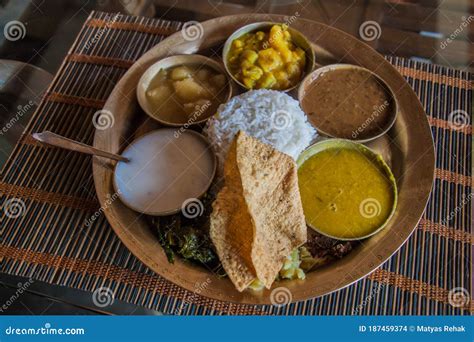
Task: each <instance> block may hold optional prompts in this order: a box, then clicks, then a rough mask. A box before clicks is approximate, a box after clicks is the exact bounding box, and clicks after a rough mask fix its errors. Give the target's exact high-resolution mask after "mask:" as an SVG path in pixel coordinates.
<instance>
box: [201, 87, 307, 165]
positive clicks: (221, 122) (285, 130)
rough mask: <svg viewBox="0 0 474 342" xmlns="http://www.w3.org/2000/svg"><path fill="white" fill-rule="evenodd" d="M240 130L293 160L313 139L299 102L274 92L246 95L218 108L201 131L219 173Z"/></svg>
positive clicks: (253, 92) (258, 91) (254, 92)
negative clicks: (212, 151) (211, 150)
mask: <svg viewBox="0 0 474 342" xmlns="http://www.w3.org/2000/svg"><path fill="white" fill-rule="evenodd" d="M239 130H242V131H244V132H245V133H247V134H248V135H250V136H253V137H255V138H257V139H259V140H260V141H262V142H264V143H266V144H269V145H272V146H273V147H275V148H276V149H277V150H279V151H281V152H283V153H286V154H288V155H290V156H291V157H292V158H293V159H295V160H296V158H298V156H299V154H300V153H301V152H302V151H303V150H304V149H305V148H306V147H307V146H308V145H309V144H310V143H311V142H312V141H313V139H314V138H315V137H316V131H315V129H314V128H313V127H312V126H311V125H310V124H309V123H308V121H307V120H306V115H305V114H304V112H303V111H302V110H301V108H300V106H299V103H298V101H296V100H295V99H293V98H292V97H291V96H289V95H287V94H285V93H283V92H280V91H275V90H266V89H260V90H252V91H248V92H246V93H244V94H242V95H239V96H234V97H233V98H232V99H230V101H229V102H227V103H225V104H222V105H220V106H219V108H218V109H217V114H216V115H215V116H214V117H212V118H211V119H209V120H208V122H207V125H206V127H205V128H204V133H205V134H206V135H207V137H208V138H209V140H210V142H211V144H212V145H213V147H214V149H215V152H216V154H217V159H218V162H219V170H220V171H222V168H223V165H224V161H225V158H226V155H227V151H228V149H229V146H230V144H231V142H232V140H233V139H234V136H235V134H236V133H237V132H238V131H239Z"/></svg>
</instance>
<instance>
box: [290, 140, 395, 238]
mask: <svg viewBox="0 0 474 342" xmlns="http://www.w3.org/2000/svg"><path fill="white" fill-rule="evenodd" d="M378 158H380V160H379V161H372V160H371V159H370V156H368V155H365V154H364V153H363V152H362V151H358V150H356V149H352V148H338V147H335V148H328V149H325V150H323V151H320V152H318V153H316V154H314V155H313V156H311V157H309V158H308V159H307V160H306V161H304V163H303V164H302V165H300V167H299V169H298V177H299V187H300V193H301V198H302V203H303V209H304V213H305V217H306V221H307V223H308V224H309V225H310V226H312V227H314V228H315V229H316V230H318V231H320V232H321V233H324V234H327V235H329V236H332V237H335V238H342V239H354V238H362V237H365V236H367V235H370V234H371V233H373V232H375V231H376V230H377V229H378V228H380V227H381V226H382V225H383V224H384V223H385V222H386V221H387V220H388V218H389V217H390V216H391V213H392V209H393V208H394V206H395V201H396V197H395V196H396V195H395V194H396V190H395V187H396V185H395V183H394V178H393V176H392V175H391V173H390V175H388V172H387V173H385V172H383V169H382V165H383V164H382V163H383V161H382V160H381V157H378ZM387 169H388V167H387Z"/></svg>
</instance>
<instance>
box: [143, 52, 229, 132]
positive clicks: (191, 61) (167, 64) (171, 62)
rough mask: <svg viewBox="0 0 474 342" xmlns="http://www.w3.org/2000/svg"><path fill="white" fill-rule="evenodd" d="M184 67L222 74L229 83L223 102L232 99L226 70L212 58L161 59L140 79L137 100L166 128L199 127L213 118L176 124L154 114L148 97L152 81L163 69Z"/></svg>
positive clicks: (179, 57)
mask: <svg viewBox="0 0 474 342" xmlns="http://www.w3.org/2000/svg"><path fill="white" fill-rule="evenodd" d="M182 65H204V66H207V67H209V68H211V69H213V70H215V71H217V72H219V73H221V74H222V75H224V76H225V78H226V81H227V83H226V89H225V91H226V94H225V96H224V99H225V100H224V101H223V102H224V103H225V102H227V101H229V100H230V98H231V97H232V85H231V82H230V79H229V77H228V76H227V73H226V71H225V69H224V68H223V67H222V65H221V64H220V63H219V62H217V61H215V60H213V59H211V58H208V57H205V56H201V55H175V56H171V57H167V58H164V59H161V60H159V61H158V62H156V63H155V64H153V65H152V66H150V67H149V68H148V69H147V70H146V71H145V72H144V73H143V75H142V77H140V80H139V81H138V85H137V99H138V103H139V104H140V107H141V108H142V109H143V111H144V112H145V113H147V114H148V115H149V116H150V117H151V118H153V119H155V120H156V121H158V122H160V123H162V124H164V125H166V126H172V127H181V126H186V125H188V126H190V125H197V124H200V123H203V122H205V121H206V120H207V119H209V118H210V117H211V116H212V114H210V115H207V116H205V117H203V118H200V119H199V120H195V121H192V122H189V123H175V122H168V121H166V120H164V119H163V118H160V116H159V113H154V112H153V110H152V108H151V106H150V104H149V102H148V99H147V97H146V92H147V90H148V88H149V86H150V83H151V81H152V80H153V78H154V77H155V76H156V74H158V72H159V71H160V70H161V69H168V68H172V67H175V66H182Z"/></svg>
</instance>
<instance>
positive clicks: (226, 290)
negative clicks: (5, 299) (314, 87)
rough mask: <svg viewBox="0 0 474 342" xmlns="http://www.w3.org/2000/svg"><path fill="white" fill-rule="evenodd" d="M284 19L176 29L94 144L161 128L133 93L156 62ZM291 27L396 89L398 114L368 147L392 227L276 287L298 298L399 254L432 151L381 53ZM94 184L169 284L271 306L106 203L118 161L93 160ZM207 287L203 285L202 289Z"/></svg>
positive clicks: (145, 61) (134, 247)
mask: <svg viewBox="0 0 474 342" xmlns="http://www.w3.org/2000/svg"><path fill="white" fill-rule="evenodd" d="M286 19H288V18H287V17H284V16H280V15H266V14H249V15H235V16H227V17H221V18H217V19H212V20H209V21H206V22H204V23H202V28H203V32H202V33H203V35H202V37H201V38H200V39H198V40H195V41H187V40H185V39H184V37H183V35H182V33H181V32H177V33H175V34H173V35H172V36H170V37H169V38H167V39H166V40H164V41H162V42H161V43H160V44H158V45H156V46H155V47H154V48H152V49H151V50H150V51H148V52H147V53H146V54H145V55H143V56H142V57H141V58H140V59H139V60H138V61H137V62H136V63H135V64H134V65H133V66H132V67H131V68H130V69H129V70H128V72H127V73H126V74H125V75H124V76H123V78H122V79H121V80H120V82H119V83H118V84H117V85H116V87H115V89H114V90H113V92H112V93H111V95H110V97H109V99H108V100H107V103H106V105H105V107H104V109H106V110H109V111H111V112H112V113H113V115H114V119H115V123H114V125H113V126H112V127H111V128H108V129H106V130H97V131H96V134H95V139H94V146H95V147H97V148H101V149H105V150H107V151H110V152H113V153H120V152H121V150H123V148H124V147H125V146H126V145H127V143H128V142H130V141H131V140H133V139H134V138H136V137H138V136H140V135H142V134H143V133H145V132H146V131H149V130H151V129H154V128H157V127H158V125H157V124H156V123H153V122H152V120H151V119H148V118H147V117H146V116H145V114H144V113H143V112H142V111H141V109H140V107H139V106H138V103H137V100H136V96H135V90H136V85H137V82H138V80H139V78H140V76H141V75H142V73H143V72H144V71H145V70H146V69H147V68H148V67H149V66H150V65H151V64H153V63H154V62H156V61H158V60H159V59H161V58H164V57H167V56H170V55H174V54H192V53H201V54H206V55H210V56H214V57H216V58H217V57H219V56H220V48H221V47H222V45H223V43H224V41H225V40H226V38H227V37H228V36H229V35H230V34H231V33H232V32H234V31H235V30H236V29H238V28H240V27H242V26H244V25H246V24H249V23H252V22H259V21H274V22H284V21H285V20H286ZM291 26H292V27H293V28H295V29H297V30H299V31H300V32H302V33H303V34H304V35H305V36H306V37H307V38H308V39H309V40H310V41H311V42H312V44H313V47H314V50H315V53H316V62H317V63H318V64H320V65H326V64H332V63H350V64H356V65H360V66H363V67H365V68H367V69H369V70H372V71H373V72H375V73H377V74H378V75H379V76H380V77H382V78H383V79H384V80H385V81H386V83H387V84H388V85H389V86H390V87H391V88H392V89H393V90H394V91H395V93H396V96H397V99H398V101H399V106H400V112H399V115H398V119H397V121H396V123H395V125H394V127H393V128H392V129H391V130H390V131H389V133H388V134H386V135H385V136H383V137H381V138H379V139H377V140H376V141H374V142H372V143H370V144H368V146H369V147H371V148H373V149H375V150H377V151H378V152H380V153H381V154H382V155H383V156H384V158H385V160H386V161H387V163H388V164H389V165H390V166H391V168H392V170H393V173H394V175H395V177H396V179H397V185H398V190H399V203H398V208H397V211H396V213H395V215H394V217H393V218H392V220H391V221H390V223H389V224H388V226H387V227H386V228H385V229H384V230H383V231H382V232H381V233H379V234H377V235H375V236H374V237H372V238H370V239H367V240H364V241H363V242H362V243H361V244H360V246H358V247H357V248H356V249H355V250H353V251H352V252H351V253H350V254H349V255H347V256H346V257H345V258H343V259H341V260H338V261H336V262H334V263H331V264H329V265H327V266H324V267H322V268H320V269H317V270H315V271H313V272H310V273H309V274H307V278H306V279H305V280H293V281H281V282H275V283H274V288H275V287H281V286H284V287H286V288H287V289H288V290H289V291H290V292H291V300H292V301H299V300H304V299H308V298H311V297H317V296H321V295H324V294H327V293H330V292H332V291H336V290H338V289H341V288H343V287H345V286H348V285H349V284H351V283H353V282H355V281H357V280H358V279H360V278H362V277H364V276H366V275H368V274H369V273H371V272H372V271H374V270H375V269H376V268H377V267H379V266H380V265H381V264H382V263H383V262H384V261H385V260H387V259H388V258H389V257H390V256H391V255H392V254H393V253H395V252H396V251H397V250H398V249H399V248H400V247H401V245H402V244H403V243H404V242H405V240H406V239H407V238H408V237H409V236H410V234H411V233H412V232H413V230H414V229H415V227H416V225H417V223H418V221H419V219H420V217H421V215H422V213H423V210H424V208H425V205H426V202H427V199H428V195H429V193H430V190H431V186H432V183H433V175H434V146H433V141H432V137H431V131H430V127H429V124H428V121H427V118H426V114H425V113H424V111H423V108H422V106H421V104H420V102H419V101H418V98H417V97H416V95H415V93H414V92H413V90H412V89H411V88H410V86H409V85H408V84H407V83H406V82H405V80H404V78H403V77H402V76H401V75H400V74H399V73H398V72H397V70H396V69H395V68H394V67H393V66H392V65H391V64H390V63H388V62H387V61H386V60H385V59H384V58H383V57H382V56H381V55H380V54H378V53H377V52H375V51H374V50H373V49H372V48H370V47H369V46H368V45H366V44H364V43H363V42H361V41H359V40H357V39H356V38H354V37H352V36H350V35H348V34H346V33H344V32H342V31H339V30H337V29H334V28H331V27H329V26H326V25H323V24H320V23H316V22H313V21H309V20H304V19H297V20H296V21H294V22H293V23H292V24H291ZM93 171H94V181H95V186H96V190H97V195H98V198H99V201H100V203H101V205H102V207H103V209H104V212H105V215H106V217H107V219H108V220H109V222H110V224H111V226H112V227H113V229H114V230H115V232H116V234H117V235H118V236H119V238H120V239H121V240H122V241H123V243H124V244H125V245H126V246H127V247H128V248H129V249H130V251H131V252H132V253H133V254H134V255H135V256H136V257H137V258H138V259H140V260H141V261H142V262H143V263H144V264H145V265H147V266H148V267H149V268H151V269H152V270H153V271H155V272H156V273H158V274H159V275H161V276H163V277H165V278H166V279H168V280H169V281H171V282H173V283H175V284H177V285H179V286H181V287H183V288H185V289H187V290H190V291H194V292H196V290H197V289H199V290H198V293H199V294H200V295H203V296H207V297H210V298H214V299H218V300H223V301H231V302H237V303H248V304H270V303H271V300H270V294H271V290H264V291H262V292H261V293H258V292H257V293H256V292H252V291H244V292H243V293H239V292H238V291H237V290H235V288H234V286H233V284H232V283H231V282H230V280H229V279H226V278H224V279H219V278H217V277H216V276H215V275H214V274H213V273H212V272H210V271H208V270H207V269H205V268H203V267H199V266H195V265H191V264H189V263H188V262H186V261H182V260H180V259H179V258H177V260H176V261H175V263H174V264H170V263H168V261H167V259H166V256H165V254H164V252H163V250H162V248H161V246H160V245H159V243H158V240H157V238H156V237H155V235H154V234H153V232H152V230H151V229H150V226H149V225H148V223H147V221H146V220H145V218H144V217H143V215H140V214H138V213H136V212H134V211H132V210H130V209H128V208H127V207H126V206H125V205H124V204H123V203H121V202H120V201H119V200H115V201H112V203H110V202H111V201H109V200H108V199H109V198H110V196H112V194H113V192H114V190H113V187H112V178H113V164H109V163H107V162H106V161H104V160H101V159H98V158H95V159H94V162H93ZM203 284H206V285H205V286H203Z"/></svg>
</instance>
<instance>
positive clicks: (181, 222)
mask: <svg viewBox="0 0 474 342" xmlns="http://www.w3.org/2000/svg"><path fill="white" fill-rule="evenodd" d="M201 200H202V202H203V208H204V212H203V213H202V215H200V216H198V217H195V218H186V217H185V216H184V215H182V214H181V213H178V214H174V215H170V216H159V217H158V216H155V217H150V222H151V224H152V226H153V231H154V232H155V233H156V235H157V237H158V241H159V243H160V245H161V246H162V247H163V250H164V251H165V253H166V256H167V258H168V261H169V262H170V263H173V262H174V260H175V256H176V255H178V256H180V257H182V258H183V259H186V260H189V261H194V262H197V263H200V264H202V265H205V266H207V267H208V268H210V269H222V268H221V267H219V266H220V262H219V259H218V257H217V255H216V253H215V251H214V246H213V245H212V242H211V240H210V238H209V214H210V211H211V210H212V208H211V203H212V199H211V198H210V196H208V195H204V196H203V198H202V199H201Z"/></svg>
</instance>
